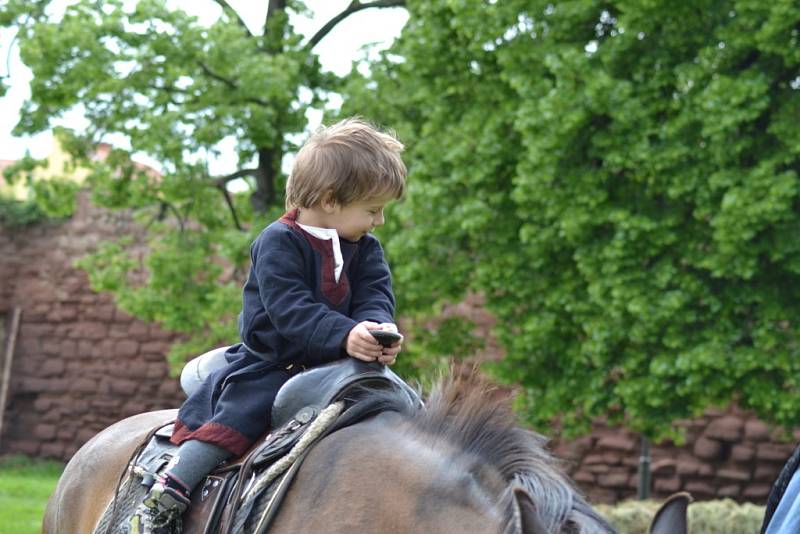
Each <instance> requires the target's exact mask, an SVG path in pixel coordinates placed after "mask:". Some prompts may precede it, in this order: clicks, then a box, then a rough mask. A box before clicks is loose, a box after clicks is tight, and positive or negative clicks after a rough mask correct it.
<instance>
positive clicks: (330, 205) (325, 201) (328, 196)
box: [319, 191, 339, 213]
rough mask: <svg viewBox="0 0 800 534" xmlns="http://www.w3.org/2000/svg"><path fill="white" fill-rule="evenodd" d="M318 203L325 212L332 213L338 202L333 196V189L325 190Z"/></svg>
mask: <svg viewBox="0 0 800 534" xmlns="http://www.w3.org/2000/svg"><path fill="white" fill-rule="evenodd" d="M319 204H320V206H321V207H322V209H323V211H325V212H326V213H334V212H335V211H336V209H337V208H338V207H339V204H338V203H337V202H336V200H334V198H333V191H328V192H326V193H325V195H323V197H322V200H321V201H320V203H319Z"/></svg>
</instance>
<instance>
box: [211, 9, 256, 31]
mask: <svg viewBox="0 0 800 534" xmlns="http://www.w3.org/2000/svg"><path fill="white" fill-rule="evenodd" d="M214 2H216V3H217V4H219V7H221V8H222V11H223V13H225V14H227V15H228V16H229V17H231V18H232V19H234V20H236V22H237V23H238V24H239V26H241V27H242V28H244V31H245V33H246V34H247V36H248V37H253V33H252V32H251V31H250V29H249V28H248V27H247V24H245V23H244V19H242V17H240V16H239V13H237V12H236V10H235V9H233V7H232V6H231V5H230V4H229V3H228V2H227V0H214Z"/></svg>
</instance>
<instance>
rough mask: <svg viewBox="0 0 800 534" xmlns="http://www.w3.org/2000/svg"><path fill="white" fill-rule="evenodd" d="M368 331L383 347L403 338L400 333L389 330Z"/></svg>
mask: <svg viewBox="0 0 800 534" xmlns="http://www.w3.org/2000/svg"><path fill="white" fill-rule="evenodd" d="M369 333H370V334H372V337H374V338H375V340H376V341H377V342H378V343H380V344H381V345H383V346H384V347H391V346H392V345H394V344H395V343H397V342H398V341H400V340H401V339H403V336H401V335H400V334H398V333H396V332H391V331H389V330H370V331H369Z"/></svg>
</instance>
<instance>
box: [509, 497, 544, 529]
mask: <svg viewBox="0 0 800 534" xmlns="http://www.w3.org/2000/svg"><path fill="white" fill-rule="evenodd" d="M514 500H515V501H516V503H517V510H519V522H520V526H521V527H522V534H547V529H545V528H544V525H542V522H541V521H539V514H538V512H536V505H535V504H534V503H533V499H532V498H531V495H530V493H528V492H527V491H526V490H525V488H522V487H520V486H514Z"/></svg>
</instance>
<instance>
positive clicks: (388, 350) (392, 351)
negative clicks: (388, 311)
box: [378, 323, 403, 365]
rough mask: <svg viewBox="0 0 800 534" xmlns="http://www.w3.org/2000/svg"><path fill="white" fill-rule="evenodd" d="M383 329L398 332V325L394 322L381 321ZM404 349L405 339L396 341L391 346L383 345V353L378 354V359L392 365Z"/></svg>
mask: <svg viewBox="0 0 800 534" xmlns="http://www.w3.org/2000/svg"><path fill="white" fill-rule="evenodd" d="M380 329H381V330H388V331H390V332H394V333H398V332H397V326H396V325H395V324H394V323H381V324H380ZM402 349H403V340H402V339H400V341H396V342H395V343H393V344H392V345H391V346H390V347H383V354H381V355H380V356H378V361H379V362H381V363H382V364H384V365H392V364H393V363H394V362H395V360H396V359H397V355H398V354H399V353H400V351H401V350H402Z"/></svg>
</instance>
